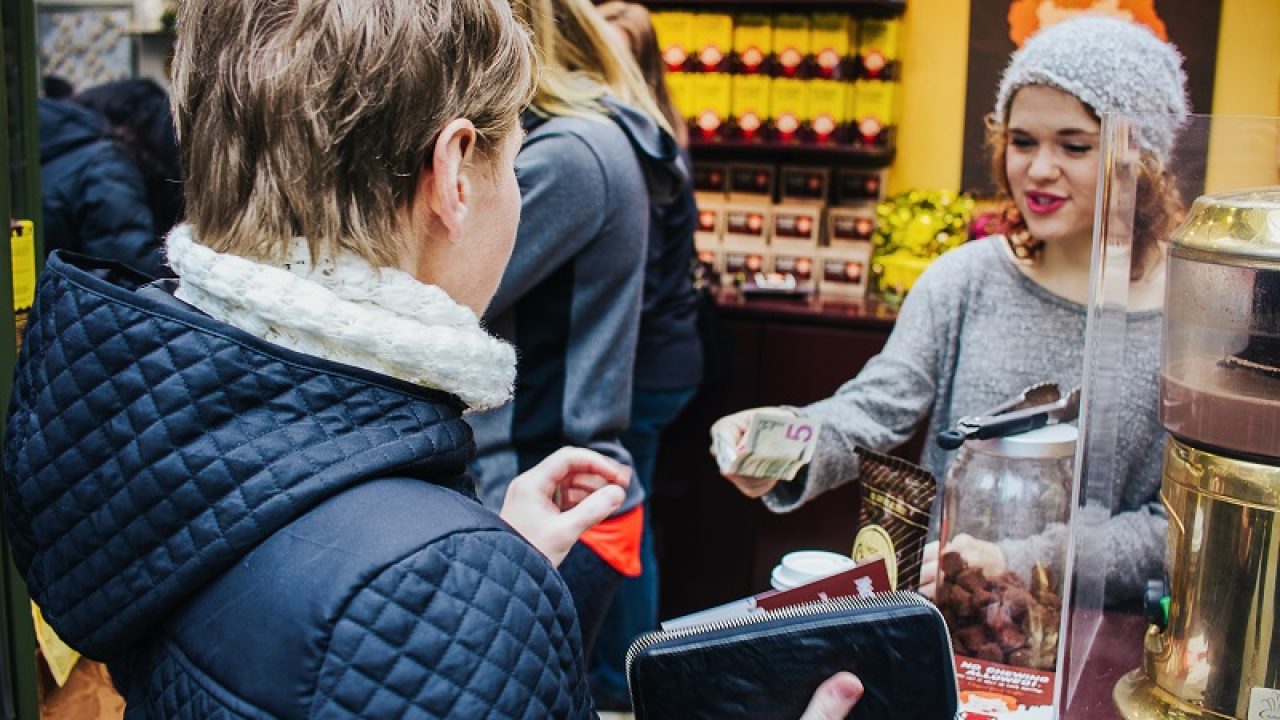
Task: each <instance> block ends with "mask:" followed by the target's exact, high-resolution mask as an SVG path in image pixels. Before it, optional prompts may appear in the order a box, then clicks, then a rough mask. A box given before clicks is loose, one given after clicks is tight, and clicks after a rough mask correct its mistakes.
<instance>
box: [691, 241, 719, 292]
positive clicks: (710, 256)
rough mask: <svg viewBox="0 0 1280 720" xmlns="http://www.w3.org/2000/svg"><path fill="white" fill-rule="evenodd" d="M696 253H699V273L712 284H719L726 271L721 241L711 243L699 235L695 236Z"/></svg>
mask: <svg viewBox="0 0 1280 720" xmlns="http://www.w3.org/2000/svg"><path fill="white" fill-rule="evenodd" d="M693 249H694V252H695V253H697V255H696V257H697V260H698V269H697V272H698V273H699V274H700V275H701V276H702V277H703V278H705V279H707V280H709V281H711V282H717V281H718V280H719V278H720V273H721V272H723V271H724V253H723V251H722V248H721V245H720V242H719V240H716V241H711V240H708V239H706V238H703V237H700V236H698V235H695V236H694V241H693Z"/></svg>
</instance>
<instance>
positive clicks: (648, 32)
mask: <svg viewBox="0 0 1280 720" xmlns="http://www.w3.org/2000/svg"><path fill="white" fill-rule="evenodd" d="M596 10H597V11H599V13H600V14H601V16H602V17H604V19H605V20H607V21H608V22H609V26H610V28H612V29H613V30H614V31H615V32H617V33H618V35H619V37H620V38H621V40H622V41H623V43H624V45H625V46H626V47H628V48H629V49H630V50H631V54H632V56H633V57H634V58H635V60H636V64H637V65H639V67H640V72H641V73H642V74H643V75H644V80H645V84H646V85H647V86H648V87H649V93H650V95H652V97H653V100H654V102H655V103H656V104H657V106H658V109H659V110H660V111H661V112H662V116H663V118H664V119H665V120H666V121H667V125H668V126H669V127H670V128H671V132H672V135H673V136H674V137H675V139H676V143H677V144H678V145H679V146H680V150H681V155H682V156H683V159H684V161H685V164H686V166H687V165H688V164H689V162H690V159H689V156H688V141H689V129H688V127H687V126H686V124H685V121H684V117H683V115H682V114H681V112H680V110H679V108H677V107H676V105H675V103H674V102H672V100H671V93H670V92H669V91H668V89H667V82H666V68H665V66H664V64H663V62H662V54H661V51H660V49H659V48H658V39H657V36H656V34H655V33H654V30H653V24H652V23H651V22H650V19H649V12H648V11H647V10H645V8H644V7H643V6H641V5H637V4H634V3H627V2H606V3H603V4H600V5H597V7H596ZM697 215H698V207H697V204H696V203H695V202H694V195H693V182H692V180H691V179H690V178H689V177H688V176H686V179H685V180H684V182H683V183H682V184H681V186H680V188H679V189H678V191H677V192H676V193H675V195H674V197H673V198H672V200H671V201H670V202H668V203H650V206H649V244H648V249H647V251H646V260H645V277H644V294H643V300H642V305H641V311H640V335H639V338H638V341H637V344H636V366H635V373H634V379H633V382H632V391H631V420H630V424H629V426H628V427H627V431H626V432H625V433H623V434H622V444H623V446H624V447H626V449H627V450H628V451H629V452H630V453H631V458H632V461H633V462H634V465H635V471H636V479H637V480H638V481H639V482H640V484H641V485H642V486H643V487H644V491H645V495H646V499H645V518H644V526H643V533H644V535H643V537H642V539H641V544H640V561H641V567H642V569H641V574H640V577H637V578H627V579H625V580H623V581H622V585H621V586H620V587H619V589H618V594H617V596H616V597H615V598H614V601H613V604H612V605H611V606H610V608H609V611H608V614H607V615H606V616H605V620H604V625H603V626H602V627H601V630H600V636H599V638H598V639H597V641H596V647H595V651H594V652H593V653H592V657H591V686H592V692H593V693H594V694H595V698H596V704H597V705H598V706H600V707H602V708H617V709H625V708H627V707H629V705H630V698H629V696H628V693H627V678H626V673H625V657H626V652H627V648H628V647H629V646H630V644H631V641H632V640H634V639H635V638H636V637H637V636H639V635H640V634H641V633H645V632H649V631H651V630H655V629H657V627H658V582H659V575H658V559H657V554H656V553H655V552H654V538H653V531H652V518H651V517H650V512H651V508H652V503H650V502H649V498H651V497H652V495H653V492H654V486H655V479H654V472H655V467H656V465H657V460H658V449H659V440H660V438H661V437H662V432H663V430H665V429H666V427H667V426H668V425H670V424H671V422H672V421H673V420H675V418H676V417H677V416H678V415H679V414H680V412H681V410H683V409H684V407H685V406H686V405H688V403H689V401H690V400H692V399H693V396H694V394H695V393H696V392H697V389H698V384H699V382H701V380H702V364H703V363H702V343H701V339H700V338H699V335H698V306H697V304H698V298H697V295H696V293H695V290H694V287H693V276H692V271H691V268H692V263H693V258H694V245H693V233H694V230H695V229H696V227H697Z"/></svg>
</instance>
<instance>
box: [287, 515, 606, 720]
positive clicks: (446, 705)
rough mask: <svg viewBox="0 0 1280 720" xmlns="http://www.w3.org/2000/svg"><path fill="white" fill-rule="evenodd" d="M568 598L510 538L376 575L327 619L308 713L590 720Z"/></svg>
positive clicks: (495, 536) (459, 546)
mask: <svg viewBox="0 0 1280 720" xmlns="http://www.w3.org/2000/svg"><path fill="white" fill-rule="evenodd" d="M580 643H581V640H580V636H579V632H578V625H577V620H576V616H575V614H574V611H573V600H572V598H571V597H570V596H569V594H568V591H567V590H566V589H565V586H564V584H563V583H562V582H560V581H559V576H558V575H557V574H556V571H555V569H554V568H553V567H551V565H550V563H548V562H547V561H546V558H543V557H541V556H540V555H539V554H538V553H537V551H536V550H534V549H533V548H532V547H530V546H529V545H528V544H527V543H525V542H524V541H522V540H521V539H520V538H518V537H516V536H515V535H514V534H512V533H510V532H503V531H498V530H487V531H472V532H465V533H458V534H455V535H452V536H449V537H447V538H445V539H443V540H441V541H438V542H436V543H433V544H432V545H430V546H428V547H426V548H424V549H422V550H421V551H418V552H416V553H414V554H413V555H410V556H408V557H406V558H404V559H402V560H401V561H399V562H398V563H396V564H394V565H392V566H390V567H388V568H387V569H385V570H383V571H382V572H381V573H380V574H378V575H377V576H376V577H374V578H373V579H372V580H371V581H370V582H369V583H368V585H367V586H366V587H364V588H362V589H361V590H360V591H358V592H357V593H356V595H355V596H354V597H353V598H352V599H351V601H350V603H349V604H348V605H347V607H346V608H345V610H344V611H343V612H342V614H341V616H340V617H339V618H338V619H337V621H336V623H335V625H334V628H333V636H332V641H331V643H330V646H329V649H328V652H327V654H326V656H325V658H324V661H323V666H322V668H321V674H320V679H319V684H318V691H317V693H316V697H315V702H314V705H313V712H312V713H311V716H312V717H323V718H390V717H410V716H413V717H419V716H420V717H467V718H499V719H507V718H512V719H514V718H523V717H556V718H587V717H592V712H591V699H590V695H589V693H588V692H587V685H586V681H585V675H584V668H583V665H582V651H581V646H580Z"/></svg>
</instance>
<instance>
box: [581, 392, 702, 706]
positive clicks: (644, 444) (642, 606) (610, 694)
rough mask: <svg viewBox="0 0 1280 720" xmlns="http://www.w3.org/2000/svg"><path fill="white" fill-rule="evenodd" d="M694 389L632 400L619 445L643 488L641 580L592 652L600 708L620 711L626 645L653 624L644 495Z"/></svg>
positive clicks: (618, 605)
mask: <svg viewBox="0 0 1280 720" xmlns="http://www.w3.org/2000/svg"><path fill="white" fill-rule="evenodd" d="M694 392H695V389H693V388H689V389H684V390H642V389H639V388H637V389H636V390H635V392H634V394H633V395H632V398H631V426H630V427H629V428H628V429H627V431H626V432H625V433H623V435H622V444H623V445H624V446H625V447H626V448H627V451H628V452H630V453H631V458H632V461H633V463H634V467H635V471H636V477H635V479H636V480H638V481H639V482H640V483H641V484H642V485H643V486H644V494H645V516H644V534H643V535H642V536H641V539H640V563H641V566H642V568H643V569H642V571H641V574H640V577H636V578H626V579H624V580H623V581H622V585H621V586H620V587H619V588H618V593H617V594H616V595H615V596H614V598H613V604H612V605H611V606H610V607H609V610H608V613H607V614H606V615H605V618H604V624H603V625H602V626H601V628H600V633H599V635H598V636H597V637H596V646H595V651H594V652H593V653H592V654H591V686H592V689H593V692H595V695H596V702H597V704H599V705H600V707H601V709H603V710H608V709H621V708H622V707H625V706H626V705H627V704H628V702H629V700H628V694H627V677H626V670H625V668H626V654H627V648H628V647H629V646H630V645H631V641H632V640H634V639H635V638H636V637H637V636H638V635H640V634H642V633H646V632H649V631H650V630H654V629H656V628H657V626H658V560H657V556H656V555H655V554H654V551H653V532H652V531H651V530H650V525H649V507H650V506H649V504H648V503H649V500H648V499H649V497H650V496H651V495H652V492H653V474H654V467H655V465H657V462H658V441H659V439H660V438H661V437H662V431H663V429H665V428H666V427H667V425H670V424H671V421H672V420H675V418H676V416H677V415H679V414H680V411H681V410H683V409H684V406H685V405H687V404H688V403H689V400H691V399H692V398H693V395H694Z"/></svg>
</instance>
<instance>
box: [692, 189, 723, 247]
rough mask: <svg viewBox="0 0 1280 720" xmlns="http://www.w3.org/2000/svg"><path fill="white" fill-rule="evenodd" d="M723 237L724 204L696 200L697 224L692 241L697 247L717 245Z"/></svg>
mask: <svg viewBox="0 0 1280 720" xmlns="http://www.w3.org/2000/svg"><path fill="white" fill-rule="evenodd" d="M723 237H724V204H723V203H721V202H713V201H704V200H698V224H697V225H695V226H694V230H693V239H694V241H695V242H696V243H697V244H698V245H712V244H714V245H718V244H720V240H721V239H722V238H723Z"/></svg>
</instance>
